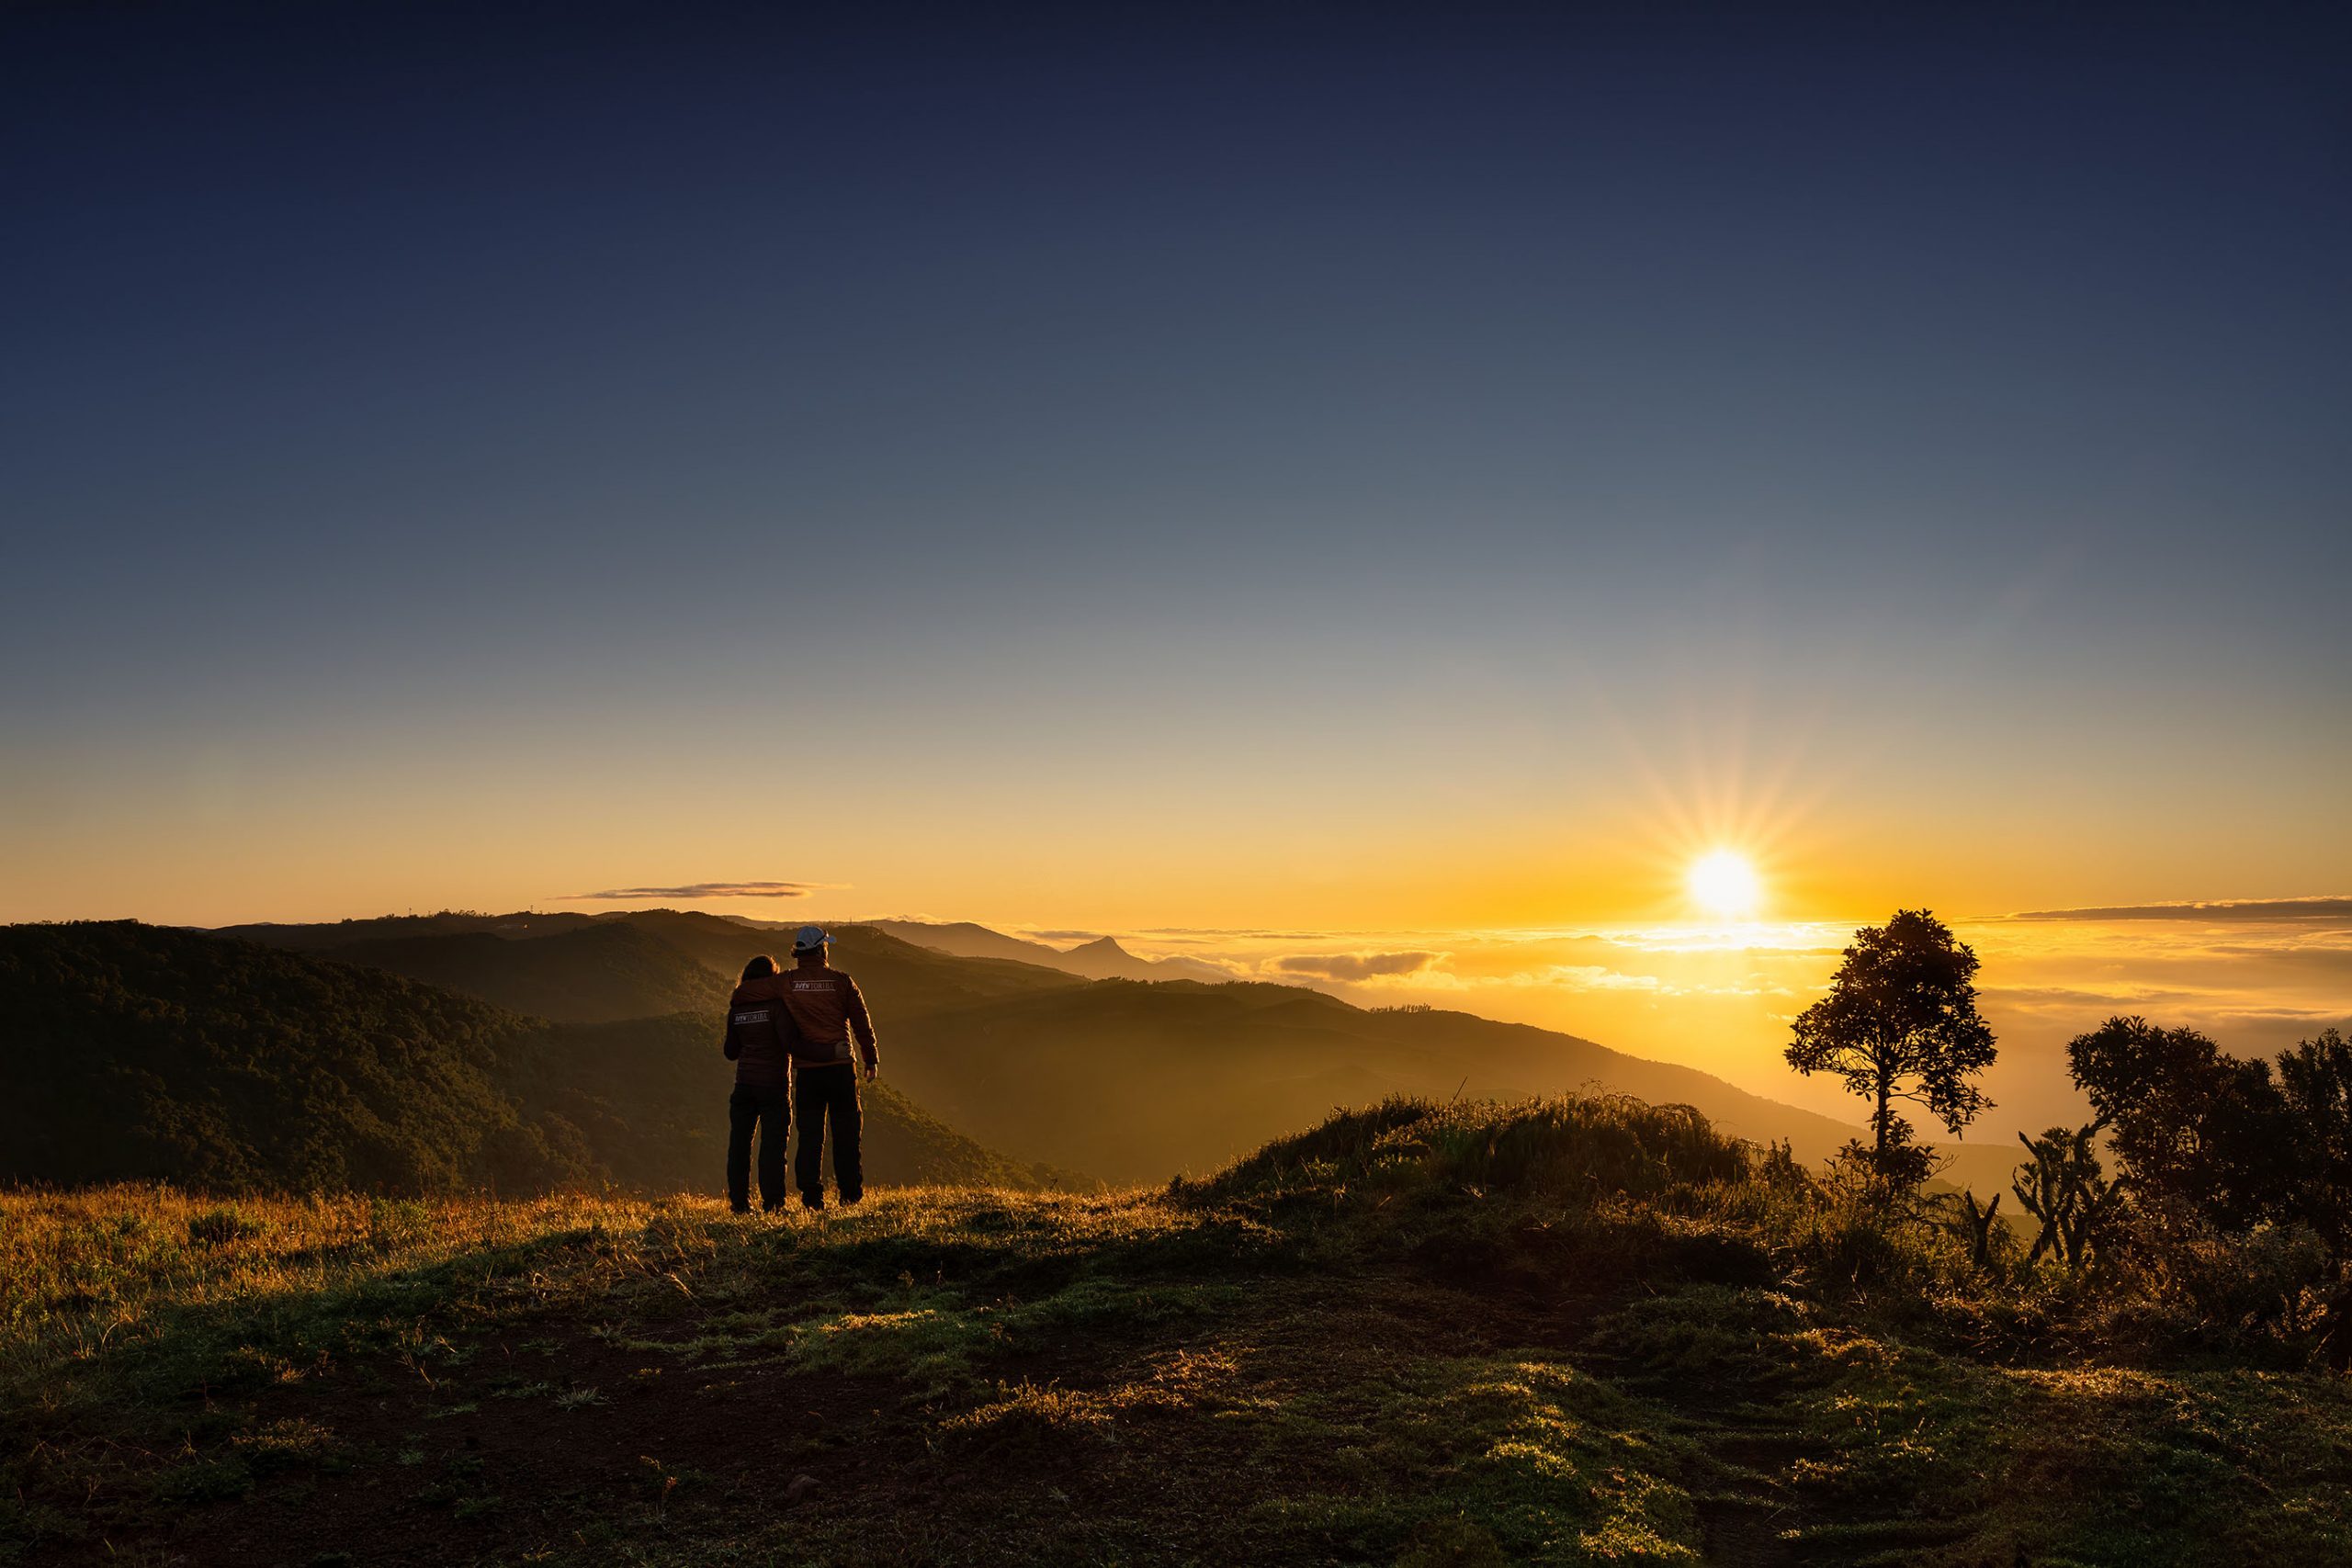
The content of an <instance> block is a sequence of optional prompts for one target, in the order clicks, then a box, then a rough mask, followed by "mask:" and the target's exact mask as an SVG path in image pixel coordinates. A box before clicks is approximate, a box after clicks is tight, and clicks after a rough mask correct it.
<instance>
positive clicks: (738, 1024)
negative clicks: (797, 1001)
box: [723, 954, 800, 1214]
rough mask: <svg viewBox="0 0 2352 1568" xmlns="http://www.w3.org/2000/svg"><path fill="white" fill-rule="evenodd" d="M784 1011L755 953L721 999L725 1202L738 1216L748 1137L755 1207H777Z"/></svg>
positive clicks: (788, 1085) (786, 1083)
mask: <svg viewBox="0 0 2352 1568" xmlns="http://www.w3.org/2000/svg"><path fill="white" fill-rule="evenodd" d="M799 1039H800V1035H799V1032H798V1031H797V1030H796V1029H794V1028H793V1024H792V1011H791V1010H790V1009H789V1008H787V1007H786V1005H785V992H784V978H783V976H780V975H778V974H777V973H776V967H775V959H773V958H770V957H768V956H766V955H765V954H762V955H761V956H760V957H757V958H754V959H752V961H751V962H750V963H749V964H744V965H743V980H742V983H741V985H739V986H737V987H735V994H734V995H733V996H731V997H729V998H728V999H727V1041H726V1044H725V1046H724V1047H723V1049H724V1050H725V1051H726V1053H727V1059H728V1060H729V1061H730V1062H732V1063H734V1064H735V1092H734V1093H733V1094H731V1095H729V1097H728V1100H727V1201H728V1203H729V1206H730V1207H732V1208H733V1209H734V1211H735V1212H736V1213H739V1214H745V1213H751V1209H752V1132H753V1131H754V1130H755V1129H756V1130H757V1132H758V1134H759V1138H760V1206H761V1207H762V1208H763V1209H775V1208H779V1207H781V1206H782V1205H783V1203H784V1149H785V1141H786V1138H787V1137H788V1136H789V1131H790V1127H791V1123H792V1052H793V1048H794V1046H796V1045H797V1043H799Z"/></svg>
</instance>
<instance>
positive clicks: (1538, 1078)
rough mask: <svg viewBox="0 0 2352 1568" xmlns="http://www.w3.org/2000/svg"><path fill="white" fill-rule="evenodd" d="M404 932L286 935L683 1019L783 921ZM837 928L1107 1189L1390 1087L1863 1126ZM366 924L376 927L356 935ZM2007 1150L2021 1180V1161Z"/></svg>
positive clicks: (486, 989)
mask: <svg viewBox="0 0 2352 1568" xmlns="http://www.w3.org/2000/svg"><path fill="white" fill-rule="evenodd" d="M403 924H404V923H403V922H394V921H369V922H352V923H349V924H346V925H336V926H319V927H286V926H281V927H272V928H266V934H267V937H268V939H269V940H272V941H275V942H278V943H279V944H281V945H285V946H298V947H301V948H303V949H306V950H308V951H311V952H315V953H322V954H324V955H327V956H332V957H334V958H337V959H340V960H344V961H346V962H350V963H356V964H381V965H383V966H385V967H389V968H392V969H394V970H396V971H397V972H399V973H401V974H404V975H408V976H414V977H419V978H425V979H429V980H432V981H434V982H435V983H436V984H442V985H447V986H449V987H453V988H456V989H460V990H463V991H466V992H468V993H469V994H471V995H474V996H478V997H481V998H484V999H486V1000H489V1001H492V1002H494V1003H497V1004H498V1005H500V1006H502V1007H504V1008H507V1009H510V1010H529V1011H536V1012H539V1013H542V1014H546V1013H549V1012H552V1011H556V1010H559V1009H560V1010H561V1012H562V1015H563V1016H566V1017H569V1018H572V1019H576V1020H579V1021H583V1022H613V1021H620V1020H623V1019H626V1018H629V1017H632V1016H637V1015H640V1014H650V1013H657V1012H662V1011H666V1010H671V1009H673V1008H674V1007H676V1006H677V1005H678V1004H677V998H682V997H690V996H693V995H695V994H696V993H697V990H698V989H699V991H700V994H702V995H703V996H704V997H705V998H707V1000H706V1001H705V1002H704V1003H703V1004H701V1005H703V1006H705V1007H706V1008H707V1009H709V1010H716V1009H717V1008H718V1006H719V1005H720V1003H721V1002H722V1001H723V999H724V997H725V992H726V981H727V978H728V977H729V976H733V975H734V974H736V973H737V972H738V971H739V970H740V968H741V964H742V963H743V960H744V959H745V958H746V957H747V956H749V955H750V954H751V953H755V952H761V951H773V950H774V949H775V946H776V945H777V940H776V937H775V934H774V933H773V932H771V931H768V930H767V929H765V928H762V927H752V926H746V925H744V924H742V923H741V922H738V921H734V920H729V919H721V918H719V917H718V916H712V915H703V914H697V913H691V912H680V911H674V910H645V911H639V912H635V913H628V914H611V915H599V916H578V915H560V916H554V917H542V916H534V915H524V914H515V915H481V916H430V917H421V918H420V919H419V920H418V921H417V922H414V923H413V925H410V926H408V927H407V929H402V928H403ZM249 929H250V928H249ZM897 929H898V930H901V931H902V930H907V929H910V923H908V922H899V923H897ZM911 929H913V930H916V931H931V932H935V931H941V930H949V929H956V928H935V927H925V926H912V927H911ZM831 930H832V931H833V933H834V936H835V946H834V952H835V958H836V961H837V962H838V963H839V964H840V965H841V966H842V968H844V969H847V970H849V971H850V972H851V973H853V974H854V975H855V976H857V977H858V981H859V984H860V985H861V986H862V987H864V988H865V993H866V996H867V998H868V1000H869V1001H870V1002H871V1003H872V1004H873V1007H874V1012H875V1017H876V1021H877V1023H878V1024H879V1026H880V1029H881V1032H882V1043H883V1062H884V1071H885V1073H886V1075H887V1077H888V1081H890V1082H893V1083H896V1084H898V1085H899V1086H900V1087H901V1088H904V1089H906V1090H907V1091H908V1093H909V1094H910V1095H911V1096H912V1097H913V1099H914V1100H916V1101H918V1102H920V1103H921V1104H922V1105H923V1106H925V1107H927V1108H929V1109H930V1110H931V1111H933V1112H934V1113H936V1114H937V1115H939V1116H941V1117H943V1118H944V1119H945V1120H946V1121H947V1122H949V1123H950V1124H951V1125H954V1126H956V1127H957V1128H959V1129H961V1130H962V1131H963V1132H965V1133H966V1134H968V1135H969V1136H971V1137H974V1138H977V1139H978V1141H979V1142H980V1143H982V1144H983V1145H988V1146H989V1147H991V1148H996V1149H1001V1150H1004V1151H1006V1152H1007V1153H1008V1154H1009V1155H1011V1156H1012V1157H1015V1158H1017V1159H1020V1160H1023V1161H1030V1162H1037V1163H1042V1164H1045V1165H1047V1166H1051V1167H1055V1168H1063V1169H1069V1170H1081V1171H1085V1172H1086V1173H1088V1174H1089V1175H1090V1176H1094V1177H1099V1178H1101V1179H1105V1180H1111V1181H1146V1182H1148V1181H1159V1180H1164V1179H1167V1178H1168V1177H1169V1176H1170V1175H1171V1174H1174V1173H1176V1172H1179V1171H1185V1170H1193V1171H1197V1170H1203V1169H1206V1168H1212V1167H1214V1166H1216V1165H1219V1164H1222V1163H1223V1162H1225V1161H1226V1160H1227V1159H1230V1158H1232V1157H1234V1156H1237V1155H1238V1154H1240V1153H1242V1152H1244V1151H1246V1150H1248V1149H1250V1148H1253V1147H1255V1146H1256V1145H1259V1144H1261V1143H1263V1142H1265V1141H1266V1140H1267V1139H1269V1138H1272V1137H1276V1136H1279V1135H1281V1134H1284V1133H1287V1132H1289V1131H1291V1130H1292V1129H1294V1128H1295V1127H1299V1126H1302V1125H1305V1124H1306V1123H1308V1122H1314V1121H1316V1120H1317V1119H1319V1118H1320V1117H1322V1116H1324V1115H1326V1114H1327V1113H1329V1111H1331V1109H1332V1108H1333V1107H1335V1106H1340V1105H1361V1104H1365V1103H1368V1102H1370V1101H1373V1100H1379V1099H1382V1098H1384V1097H1385V1096H1387V1095H1391V1094H1408V1095H1420V1096H1426V1097H1430V1098H1434V1099H1438V1100H1445V1099H1450V1098H1453V1097H1454V1096H1457V1095H1461V1096H1466V1097H1470V1098H1478V1099H1512V1098H1517V1097H1521V1096H1526V1095H1537V1094H1557V1093H1563V1092H1568V1091H1575V1090H1581V1089H1594V1088H1598V1089H1607V1090H1610V1091H1613V1092H1617V1093H1623V1094H1631V1095H1634V1096H1637V1097H1639V1098H1641V1099H1644V1100H1651V1101H1654V1102H1658V1103H1684V1104H1690V1105H1692V1106H1695V1107H1697V1108H1698V1109H1699V1110H1701V1111H1704V1112H1705V1113H1706V1114H1707V1115H1708V1116H1709V1117H1710V1118H1711V1119H1713V1121H1714V1122H1717V1123H1718V1124H1720V1125H1722V1126H1724V1127H1725V1128H1726V1129H1728V1130H1730V1131H1732V1132H1734V1133H1736V1134H1739V1135H1741V1136H1744V1137H1748V1138H1753V1139H1757V1140H1758V1141H1765V1140H1770V1139H1787V1140H1788V1141H1789V1142H1790V1143H1791V1145H1792V1147H1793V1149H1794V1151H1795V1153H1796V1154H1797V1155H1798V1156H1799V1157H1800V1158H1804V1159H1806V1160H1816V1159H1819V1158H1822V1157H1825V1156H1827V1155H1828V1154H1829V1153H1830V1152H1832V1151H1833V1150H1834V1149H1836V1148H1837V1147H1838V1145H1841V1144H1843V1143H1844V1142H1845V1141H1846V1140H1847V1139H1848V1138H1849V1137H1851V1136H1853V1135H1854V1133H1855V1129H1854V1128H1853V1127H1851V1126H1850V1125H1849V1124H1847V1123H1844V1122H1838V1121H1835V1120H1833V1119H1831V1118H1829V1117H1826V1116H1820V1115H1815V1114H1814V1113H1812V1112H1808V1111H1801V1110H1799V1109H1797V1108H1795V1107H1792V1106H1788V1105H1782V1104H1780V1103H1778V1102H1777V1101H1774V1100H1767V1099H1765V1098H1763V1097H1761V1096H1758V1095H1755V1094H1751V1093H1748V1092H1747V1091H1746V1090H1744V1089H1738V1088H1736V1087H1735V1086H1734V1085H1731V1084H1729V1083H1726V1082H1724V1080H1723V1079H1721V1078H1717V1077H1713V1076H1711V1075H1709V1074H1706V1073H1702V1072H1700V1071H1697V1070H1696V1069H1693V1068H1689V1067H1682V1066H1673V1065H1670V1064H1667V1063H1661V1062H1652V1061H1647V1060H1645V1059H1643V1058H1641V1057H1638V1056H1630V1055H1625V1054H1624V1053H1623V1052H1619V1051H1612V1050H1611V1049H1609V1048H1608V1047H1606V1046H1603V1045H1600V1044H1596V1043H1593V1042H1591V1041H1589V1040H1582V1039H1578V1038H1577V1037H1576V1036H1574V1035H1568V1034H1561V1033H1557V1032H1552V1031H1548V1030H1543V1029H1537V1028H1533V1027H1532V1026H1529V1025H1524V1024H1509V1023H1498V1022H1496V1021H1492V1020H1488V1019H1483V1018H1477V1017H1474V1016H1472V1015H1470V1014H1467V1013H1460V1012H1450V1011H1442V1010H1422V1009H1399V1010H1366V1009H1363V1008H1359V1007H1356V1006H1353V1005H1352V1004H1351V1003H1348V1002H1346V1001H1343V1000H1340V998H1334V997H1330V996H1327V995H1325V994H1323V993H1321V992H1319V991H1313V990H1308V989H1306V988H1305V987H1292V986H1278V985H1271V984H1262V983H1242V982H1230V981H1228V982H1224V983H1220V984H1215V985H1211V984H1204V983H1202V982H1198V981H1192V980H1182V981H1173V982H1163V983H1153V984H1145V983H1139V982H1136V981H1131V980H1103V981H1095V982H1091V983H1089V982H1086V981H1082V980H1080V979H1079V978H1077V977H1075V976H1070V975H1068V974H1065V973H1063V972H1061V971H1059V970H1056V969H1050V968H1046V967H1042V966H1039V965H1035V964H1025V963H1020V962H1015V961H1012V960H1010V959H1006V958H1003V957H1000V956H994V955H993V954H994V953H996V952H997V951H999V950H998V949H996V948H994V947H990V949H989V953H990V955H987V956H978V957H965V956H958V955H956V954H954V953H948V952H946V951H944V950H942V949H938V948H933V947H927V946H922V945H918V944H916V943H915V942H909V941H906V940H903V939H902V938H901V937H900V936H899V935H898V934H895V932H894V931H885V930H882V929H880V928H877V927H874V926H858V925H837V926H834V927H832V928H831ZM346 933H352V934H355V935H356V940H344V941H338V940H336V939H337V938H338V937H341V936H344V935H345V934H346ZM974 933H978V934H974ZM963 934H964V937H965V938H967V939H968V940H969V941H970V942H972V943H974V944H981V945H985V944H986V941H987V939H990V938H993V939H995V940H996V941H997V942H1011V941H1012V940H1014V939H1010V938H1002V937H1000V936H998V933H994V932H989V931H987V930H986V928H984V927H977V926H975V927H970V928H968V929H967V930H965V931H964V933H963ZM1989 1152H1990V1156H1991V1158H1992V1160H1994V1161H1995V1162H1997V1163H1998V1166H1999V1171H2000V1173H2001V1174H2000V1177H1999V1179H2000V1181H2001V1182H2003V1183H2005V1182H2006V1170H2007V1163H2008V1161H2009V1156H2007V1155H2006V1154H2003V1153H2000V1152H1998V1151H1989ZM1972 1153H1973V1151H1972ZM1972 1174H1973V1173H1972ZM1976 1179H1977V1180H1978V1184H1979V1187H1980V1190H1985V1189H1986V1188H1987V1186H1988V1183H1987V1182H1986V1181H1985V1179H1984V1178H1982V1177H1978V1178H1976Z"/></svg>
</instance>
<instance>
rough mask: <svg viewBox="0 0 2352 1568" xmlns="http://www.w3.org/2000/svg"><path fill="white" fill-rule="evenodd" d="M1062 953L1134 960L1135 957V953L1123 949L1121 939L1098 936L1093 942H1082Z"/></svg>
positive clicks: (1063, 950) (1065, 949)
mask: <svg viewBox="0 0 2352 1568" xmlns="http://www.w3.org/2000/svg"><path fill="white" fill-rule="evenodd" d="M1062 952H1063V953H1086V954H1089V955H1090V956H1095V957H1102V958H1133V957H1134V956H1135V954H1134V953H1129V952H1128V951H1127V950H1126V949H1125V948H1124V947H1121V946H1120V945H1119V939H1118V938H1117V937H1114V936H1098V937H1096V938H1095V939H1094V940H1093V941H1092V942H1080V943H1079V944H1078V945H1077V946H1076V947H1066V948H1064V949H1062Z"/></svg>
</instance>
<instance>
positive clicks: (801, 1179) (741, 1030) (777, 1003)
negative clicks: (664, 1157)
mask: <svg viewBox="0 0 2352 1568" xmlns="http://www.w3.org/2000/svg"><path fill="white" fill-rule="evenodd" d="M830 942H831V938H830V937H828V936H827V935H826V934H825V929H824V928H823V927H822V926H802V927H801V928H800V930H799V931H797V932H795V933H794V935H793V939H792V958H793V966H792V968H791V969H789V970H787V971H784V972H781V973H780V972H778V970H777V969H776V966H775V959H773V958H770V957H767V956H766V955H764V954H763V955H761V956H760V957H758V958H754V959H752V961H751V962H750V963H749V964H745V965H743V981H742V984H741V985H739V986H737V987H735V994H734V995H733V996H732V997H730V998H728V1002H727V1040H726V1043H725V1047H724V1048H725V1050H726V1053H727V1059H728V1060H729V1061H730V1062H732V1063H734V1064H735V1092H734V1094H732V1095H731V1096H729V1099H728V1101H727V1126H728V1136H727V1201H728V1202H729V1204H730V1205H732V1206H733V1208H734V1210H735V1212H736V1213H739V1214H742V1213H750V1212H751V1208H752V1130H753V1129H754V1128H756V1129H757V1130H758V1132H759V1135H760V1205H761V1207H763V1208H767V1209H775V1208H781V1207H782V1206H783V1204H784V1147H785V1127H786V1123H787V1122H797V1124H798V1128H799V1133H800V1157H799V1158H798V1159H797V1161H795V1162H794V1167H793V1175H794V1177H795V1179H797V1181H798V1183H799V1187H800V1201H801V1202H802V1204H804V1205H805V1206H807V1207H809V1208H811V1209H821V1208H823V1207H824V1206H825V1175H824V1158H825V1123H826V1122H828V1121H830V1122H831V1123H832V1129H833V1184H834V1185H835V1186H837V1187H839V1188H840V1189H841V1194H842V1202H844V1203H854V1202H856V1201H858V1199H859V1198H861V1197H863V1196H864V1195H865V1172H864V1170H863V1168H862V1167H861V1165H860V1163H859V1158H858V1133H859V1131H860V1126H859V1123H860V1120H861V1116H860V1111H859V1107H858V1103H857V1077H858V1072H859V1070H860V1068H861V1066H862V1067H863V1068H864V1071H865V1077H867V1078H868V1079H869V1080H871V1079H872V1078H873V1077H874V1075H875V1074H876V1072H877V1071H879V1070H880V1068H881V1065H882V1059H881V1056H880V1055H879V1054H878V1053H877V1052H876V1050H875V1047H874V1020H873V1018H872V1017H871V1016H870V1015H868V1014H867V1012H866V1010H865V998H864V997H863V996H861V995H859V993H858V989H857V982H856V981H854V980H853V979H851V978H850V977H849V976H847V975H845V974H843V973H842V971H840V970H838V969H836V968H834V967H833V966H832V965H831V964H829V963H827V962H826V961H825V959H826V948H827V946H828V944H829V943H830ZM853 1049H854V1055H853ZM796 1089H797V1100H798V1101H799V1114H798V1115H797V1117H796V1116H795V1115H794V1113H793V1109H794V1106H793V1102H794V1100H795V1098H796V1094H795V1090H796Z"/></svg>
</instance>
